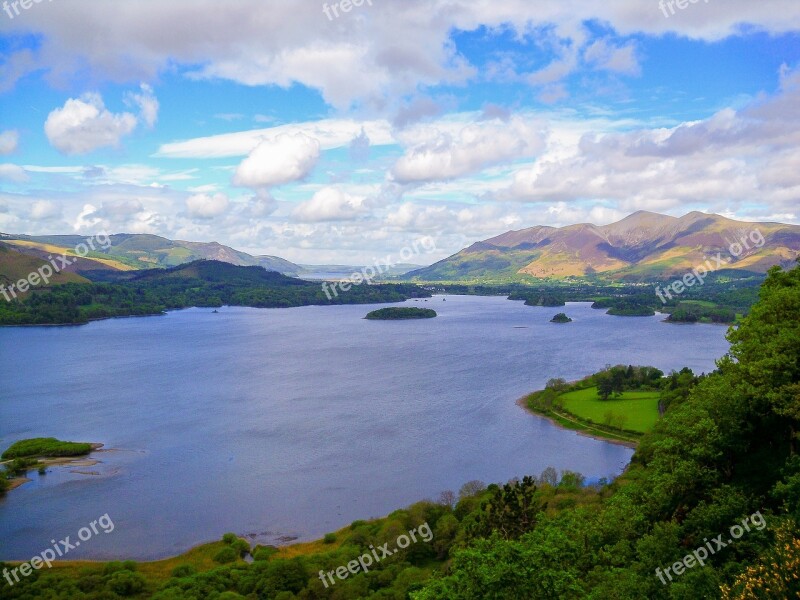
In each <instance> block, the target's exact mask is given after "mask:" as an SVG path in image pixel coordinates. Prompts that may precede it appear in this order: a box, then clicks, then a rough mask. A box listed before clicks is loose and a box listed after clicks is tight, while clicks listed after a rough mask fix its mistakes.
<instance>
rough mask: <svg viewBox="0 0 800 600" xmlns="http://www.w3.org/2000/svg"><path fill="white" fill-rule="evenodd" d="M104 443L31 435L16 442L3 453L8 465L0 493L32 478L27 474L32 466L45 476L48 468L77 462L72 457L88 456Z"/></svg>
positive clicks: (1, 477) (0, 458)
mask: <svg viewBox="0 0 800 600" xmlns="http://www.w3.org/2000/svg"><path fill="white" fill-rule="evenodd" d="M102 446H103V444H90V443H84V442H62V441H61V440H57V439H56V438H32V439H29V440H20V441H18V442H14V443H13V444H11V446H10V447H9V448H8V449H7V450H6V451H5V452H3V454H2V455H0V465H3V466H4V467H5V469H4V470H3V471H0V496H2V495H3V494H4V493H5V492H7V491H8V490H13V489H14V488H15V487H19V486H20V485H22V484H23V483H25V482H26V481H29V479H28V478H27V477H26V474H27V472H28V471H29V470H31V469H37V470H38V471H39V474H40V475H44V474H45V473H46V472H47V467H49V466H52V465H64V464H72V465H73V466H74V465H76V464H77V463H74V462H73V461H72V459H74V458H75V457H82V456H86V455H88V454H89V453H90V452H92V451H93V450H97V449H98V448H101V447H102ZM83 464H85V465H91V464H96V463H83Z"/></svg>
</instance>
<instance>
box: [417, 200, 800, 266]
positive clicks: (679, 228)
mask: <svg viewBox="0 0 800 600" xmlns="http://www.w3.org/2000/svg"><path fill="white" fill-rule="evenodd" d="M762 236H763V243H762V242H761V240H762ZM743 239H744V240H745V242H743V241H742V240H743ZM735 243H739V244H741V245H742V246H743V247H742V251H741V253H740V255H739V256H738V258H736V259H735V260H733V261H732V262H730V263H729V264H727V263H726V264H725V268H726V269H735V270H738V271H744V272H754V273H765V272H766V271H767V269H768V268H769V267H771V266H773V265H782V266H784V267H788V266H790V265H791V264H792V263H793V262H794V259H795V258H796V257H797V256H798V255H800V226H797V225H784V224H781V223H748V222H743V221H734V220H732V219H727V218H725V217H722V216H720V215H715V214H706V213H701V212H691V213H689V214H687V215H684V216H683V217H670V216H667V215H661V214H657V213H652V212H647V211H639V212H636V213H633V214H632V215H630V216H628V217H626V218H624V219H622V220H621V221H619V222H617V223H612V224H610V225H603V226H597V225H592V224H589V223H581V224H578V225H570V226H567V227H560V228H556V227H546V226H540V227H531V228H528V229H522V230H519V231H509V232H507V233H504V234H502V235H499V236H497V237H493V238H491V239H488V240H485V241H482V242H476V243H475V244H472V245H471V246H470V247H469V248H465V249H464V250H462V251H460V252H459V253H457V254H454V255H453V256H450V257H449V258H446V259H444V260H442V261H439V262H437V263H435V264H433V265H431V266H430V267H426V268H424V269H418V270H416V271H411V272H410V273H407V274H406V277H407V278H409V279H411V280H414V281H465V280H472V281H497V280H524V279H531V278H556V279H558V278H566V277H587V276H597V277H599V278H603V279H616V280H630V281H637V280H657V279H663V278H666V277H672V276H679V275H682V274H684V273H685V272H686V271H687V270H690V269H692V268H694V267H695V266H697V265H701V264H703V263H704V262H705V261H706V260H707V259H712V257H713V256H715V255H716V254H717V253H720V255H721V258H722V259H727V258H729V257H731V254H730V248H731V244H735ZM745 245H747V246H749V249H746V248H744V246H745ZM733 250H734V251H738V248H737V247H736V246H734V247H733ZM712 264H713V265H714V266H715V267H716V266H717V263H716V262H715V261H714V260H713V259H712Z"/></svg>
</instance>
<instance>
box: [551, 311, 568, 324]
mask: <svg viewBox="0 0 800 600" xmlns="http://www.w3.org/2000/svg"><path fill="white" fill-rule="evenodd" d="M550 322H551V323H572V319H570V318H569V317H568V316H567V315H566V314H565V313H558V314H557V315H555V316H554V317H553V318H552V319H550Z"/></svg>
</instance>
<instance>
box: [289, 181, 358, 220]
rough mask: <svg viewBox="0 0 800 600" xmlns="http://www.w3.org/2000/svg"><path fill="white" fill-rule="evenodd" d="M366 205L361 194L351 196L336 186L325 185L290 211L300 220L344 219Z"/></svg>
mask: <svg viewBox="0 0 800 600" xmlns="http://www.w3.org/2000/svg"><path fill="white" fill-rule="evenodd" d="M366 208H367V206H366V201H365V198H364V197H362V196H352V195H350V194H348V193H346V192H344V191H342V190H340V189H338V188H334V187H325V188H322V189H321V190H319V191H318V192H316V193H315V194H314V196H313V197H312V198H311V200H308V201H307V202H303V203H302V204H300V206H298V207H297V208H296V209H295V210H294V211H293V213H292V216H293V217H294V218H296V219H297V220H298V221H300V222H304V223H315V222H320V221H345V220H349V219H353V218H355V217H358V216H359V215H361V214H362V213H364V212H365V210H366Z"/></svg>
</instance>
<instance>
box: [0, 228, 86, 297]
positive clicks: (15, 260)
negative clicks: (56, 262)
mask: <svg viewBox="0 0 800 600" xmlns="http://www.w3.org/2000/svg"><path fill="white" fill-rule="evenodd" d="M45 264H47V263H46V261H44V260H41V259H40V258H38V257H36V256H30V255H28V254H23V253H21V252H18V251H17V250H16V249H15V248H14V247H13V246H10V245H8V244H5V243H3V242H0V287H8V286H10V285H12V284H15V283H17V282H18V281H19V280H21V279H25V278H27V277H28V275H30V274H31V273H35V272H36V271H37V270H38V269H39V267H41V266H43V265H45ZM88 281H89V280H88V279H86V278H85V277H81V276H80V275H77V274H75V273H71V272H69V271H62V272H61V273H56V274H54V275H53V277H52V278H51V279H50V285H59V284H63V283H88ZM1 300H2V299H0V301H1Z"/></svg>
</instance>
